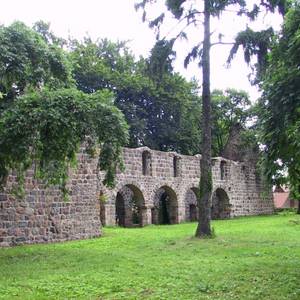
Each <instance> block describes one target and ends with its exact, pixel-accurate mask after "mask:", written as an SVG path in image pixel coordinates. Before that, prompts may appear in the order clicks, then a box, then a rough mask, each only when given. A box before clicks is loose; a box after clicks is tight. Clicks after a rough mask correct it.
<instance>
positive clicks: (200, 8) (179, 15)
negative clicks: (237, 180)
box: [136, 0, 247, 237]
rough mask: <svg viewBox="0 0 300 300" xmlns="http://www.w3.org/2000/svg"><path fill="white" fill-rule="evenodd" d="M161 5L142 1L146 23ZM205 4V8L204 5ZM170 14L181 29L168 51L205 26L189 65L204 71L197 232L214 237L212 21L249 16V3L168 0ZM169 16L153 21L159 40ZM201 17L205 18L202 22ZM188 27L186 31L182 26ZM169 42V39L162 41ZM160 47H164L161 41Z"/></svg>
mask: <svg viewBox="0 0 300 300" xmlns="http://www.w3.org/2000/svg"><path fill="white" fill-rule="evenodd" d="M155 2H158V1H153V0H143V1H138V3H137V4H136V8H137V9H138V8H142V9H143V11H144V13H143V20H146V18H147V14H146V13H147V8H148V7H147V6H148V4H153V3H155ZM201 3H202V5H201ZM165 4H166V7H167V9H168V11H169V12H171V14H172V15H173V17H175V19H177V25H178V27H179V28H180V29H179V31H178V32H177V33H176V35H175V36H174V37H173V38H170V39H169V40H168V42H165V45H166V49H170V51H169V53H170V54H171V49H172V46H173V45H174V43H175V42H176V40H177V39H178V38H186V37H187V33H186V28H187V27H189V26H192V25H198V24H199V22H201V23H203V38H202V40H201V41H199V43H198V44H197V45H195V46H194V47H193V48H192V50H191V51H190V52H189V53H188V55H187V57H186V59H185V65H187V64H188V63H189V62H190V61H191V60H195V59H196V60H198V62H199V65H200V66H201V67H202V146H201V153H202V159H201V178H200V197H199V202H198V206H199V223H198V227H197V230H196V236H197V237H206V236H211V234H212V232H211V226H210V206H211V196H212V173H211V143H212V141H211V92H210V49H211V46H212V43H211V35H212V32H211V30H210V20H211V18H212V17H220V16H221V14H222V12H223V11H224V10H225V9H226V8H227V7H228V6H238V14H247V12H246V9H245V7H246V2H245V1H244V0H225V1H224V0H222V1H220V0H213V1H211V0H203V1H199V2H197V1H189V0H167V1H166V2H165ZM165 17H166V13H162V14H161V15H159V16H158V17H157V18H155V19H153V20H150V22H149V25H150V27H151V28H155V29H156V30H157V33H158V35H157V37H158V39H160V35H159V29H160V27H161V25H162V23H163V22H164V19H165ZM199 17H202V19H201V20H199ZM181 24H184V25H183V27H181V26H180V25H181ZM199 36H200V34H199ZM162 40H165V41H167V38H162ZM159 43H161V42H160V41H159Z"/></svg>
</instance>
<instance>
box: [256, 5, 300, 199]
mask: <svg viewBox="0 0 300 300" xmlns="http://www.w3.org/2000/svg"><path fill="white" fill-rule="evenodd" d="M299 26H300V6H299V5H295V7H294V8H292V9H291V10H290V11H289V12H288V13H287V14H286V16H285V21H284V25H283V28H282V32H281V35H280V38H279V41H278V43H277V44H275V45H274V47H273V49H272V52H271V53H270V56H269V61H268V63H269V67H268V69H267V70H266V75H265V77H264V78H263V85H262V87H263V96H262V99H261V111H262V115H261V126H262V128H263V136H262V142H263V144H264V145H265V146H266V148H265V158H266V160H265V162H266V164H267V167H266V170H267V175H268V177H269V179H270V180H273V181H274V182H275V183H276V182H277V183H281V182H282V181H283V180H285V179H286V171H287V172H288V178H287V179H288V181H289V183H290V186H291V190H292V193H293V195H294V197H295V198H296V199H297V198H299V197H300V181H299V178H300V150H299V149H300V122H299V120H300V96H299V95H300V88H299V87H300V71H299V63H300V55H299V49H300V30H299Z"/></svg>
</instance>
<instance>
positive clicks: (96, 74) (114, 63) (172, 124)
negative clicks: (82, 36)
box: [70, 39, 200, 154]
mask: <svg viewBox="0 0 300 300" xmlns="http://www.w3.org/2000/svg"><path fill="white" fill-rule="evenodd" d="M160 54H161V47H156V48H155V49H153V55H152V56H151V59H144V58H140V59H139V60H136V59H135V58H134V56H133V55H132V54H131V53H130V51H129V50H128V49H127V47H126V45H125V44H124V43H112V42H110V41H108V40H98V41H96V42H93V41H91V40H90V39H86V40H85V41H84V42H83V43H79V42H77V41H73V45H72V51H71V54H70V56H71V60H72V62H73V63H72V64H73V66H74V67H73V75H74V78H75V83H76V85H77V87H78V89H80V90H82V91H84V92H87V93H93V92H95V91H97V90H99V89H102V88H108V89H109V90H111V91H112V92H114V94H115V96H116V99H115V104H116V106H117V107H118V108H119V109H120V110H121V111H122V112H123V113H124V115H125V117H126V120H127V122H128V124H129V126H130V129H129V133H130V139H129V144H128V145H129V146H130V147H138V146H148V147H150V148H152V149H157V150H163V151H167V150H170V151H177V152H180V153H183V154H196V153H198V151H199V144H200V139H199V133H200V126H199V118H200V117H199V111H200V106H199V103H200V97H199V96H198V95H197V85H196V83H194V82H187V81H186V80H185V79H184V78H183V77H182V76H180V75H179V74H177V73H174V72H173V69H172V66H171V63H170V62H166V63H165V64H164V66H162V65H160V63H159V61H157V60H156V57H157V56H160Z"/></svg>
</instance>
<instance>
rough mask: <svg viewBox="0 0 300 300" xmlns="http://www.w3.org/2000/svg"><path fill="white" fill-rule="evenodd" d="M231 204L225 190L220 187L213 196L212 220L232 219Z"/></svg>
mask: <svg viewBox="0 0 300 300" xmlns="http://www.w3.org/2000/svg"><path fill="white" fill-rule="evenodd" d="M230 213H231V204H230V200H229V197H228V194H227V192H226V191H225V189H223V188H221V187H218V188H217V189H216V190H215V191H214V193H213V194H212V206H211V218H212V219H213V220H216V219H228V218H230Z"/></svg>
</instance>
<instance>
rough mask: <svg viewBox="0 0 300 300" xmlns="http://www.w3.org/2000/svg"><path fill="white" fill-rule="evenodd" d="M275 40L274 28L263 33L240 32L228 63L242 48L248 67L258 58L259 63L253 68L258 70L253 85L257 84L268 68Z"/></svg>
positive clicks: (249, 30) (248, 29)
mask: <svg viewBox="0 0 300 300" xmlns="http://www.w3.org/2000/svg"><path fill="white" fill-rule="evenodd" d="M273 38H274V30H273V28H272V27H269V28H268V29H266V30H261V31H253V30H252V29H251V28H247V29H246V30H245V31H241V32H239V33H238V35H237V37H236V39H235V44H234V45H233V46H232V48H231V50H230V54H229V57H228V59H227V62H228V63H230V62H231V61H232V59H233V58H234V56H235V54H236V53H237V51H238V49H239V48H240V47H242V48H243V52H244V59H245V61H246V63H247V64H248V65H250V63H251V58H252V57H256V58H257V62H256V63H255V65H254V66H252V70H256V74H255V80H254V82H253V83H257V82H258V81H259V80H260V78H261V76H262V75H263V72H264V70H265V69H266V67H267V54H268V51H269V49H270V47H271V44H272V41H273Z"/></svg>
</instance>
